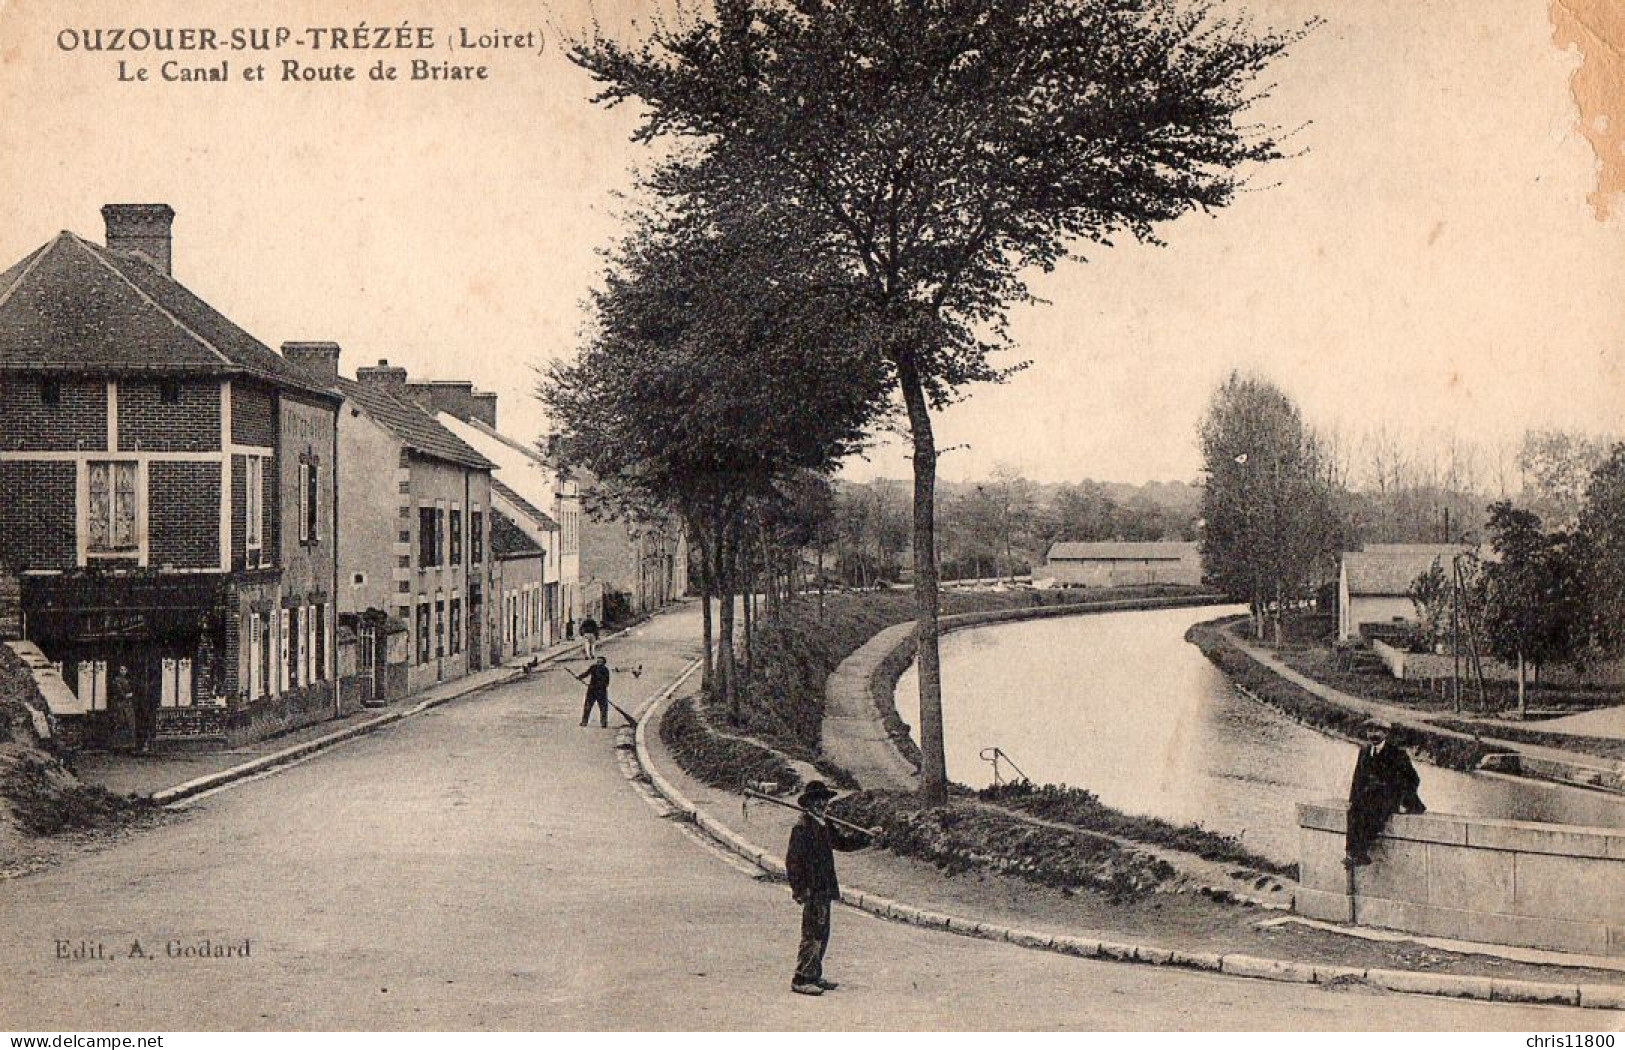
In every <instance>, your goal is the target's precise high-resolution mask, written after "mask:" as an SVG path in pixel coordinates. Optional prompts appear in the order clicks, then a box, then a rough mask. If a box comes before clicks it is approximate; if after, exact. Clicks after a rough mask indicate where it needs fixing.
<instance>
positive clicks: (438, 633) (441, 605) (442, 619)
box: [434, 598, 446, 657]
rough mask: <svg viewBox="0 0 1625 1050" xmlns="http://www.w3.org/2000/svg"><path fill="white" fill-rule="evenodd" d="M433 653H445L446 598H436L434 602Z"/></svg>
mask: <svg viewBox="0 0 1625 1050" xmlns="http://www.w3.org/2000/svg"><path fill="white" fill-rule="evenodd" d="M434 654H435V656H437V657H440V656H445V655H446V600H445V599H444V598H436V599H435V602H434Z"/></svg>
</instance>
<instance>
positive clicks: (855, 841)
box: [784, 780, 871, 995]
mask: <svg viewBox="0 0 1625 1050" xmlns="http://www.w3.org/2000/svg"><path fill="white" fill-rule="evenodd" d="M834 797H835V792H834V791H831V790H830V788H829V785H827V784H825V783H824V782H823V781H822V780H814V781H812V782H811V783H809V784H808V785H807V787H806V788H805V790H803V791H802V792H801V798H800V799H798V800H797V801H798V802H799V803H800V805H801V809H802V811H803V812H802V815H801V819H800V820H798V821H797V822H796V826H795V827H794V828H793V829H791V831H790V849H789V852H788V853H787V854H786V855H785V858H784V867H785V871H786V873H787V874H788V875H789V876H790V892H791V894H792V895H793V896H794V897H795V900H796V903H797V904H799V905H801V947H800V949H799V950H798V951H797V952H796V972H795V976H793V977H791V978H790V990H791V991H792V992H795V993H796V994H798V995H823V994H824V993H825V992H827V991H832V990H833V989H834V988H835V987H836V984H835V982H834V981H826V980H825V979H824V952H825V951H826V950H827V949H828V948H829V920H830V906H831V904H833V903H834V902H835V901H837V900H840V898H841V884H840V882H839V880H837V879H836V877H835V853H834V851H835V850H841V851H842V852H843V853H845V852H851V851H852V850H859V849H862V848H863V847H865V846H867V845H868V844H869V840H870V838H871V835H870V834H865V833H862V832H851V831H847V830H845V829H844V828H843V827H842V826H841V825H842V824H844V823H845V822H844V821H842V822H836V821H835V820H834V819H833V818H830V817H828V816H826V814H825V809H826V808H827V807H828V806H829V802H830V799H832V798H834ZM846 827H851V825H849V824H848V825H846Z"/></svg>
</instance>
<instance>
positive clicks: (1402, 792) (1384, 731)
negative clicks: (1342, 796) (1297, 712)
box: [1343, 721, 1427, 868]
mask: <svg viewBox="0 0 1625 1050" xmlns="http://www.w3.org/2000/svg"><path fill="white" fill-rule="evenodd" d="M1365 737H1366V746H1364V747H1362V748H1360V757H1359V758H1358V759H1356V760H1355V762H1354V781H1353V783H1352V784H1350V785H1349V817H1348V836H1347V838H1346V839H1345V846H1344V851H1345V853H1346V854H1347V855H1346V856H1345V857H1344V858H1343V863H1344V864H1346V865H1348V866H1349V867H1351V868H1353V867H1359V866H1361V865H1364V864H1370V863H1371V845H1372V843H1374V842H1376V841H1377V836H1379V835H1381V834H1382V829H1383V827H1384V826H1386V825H1387V823H1388V818H1389V817H1391V816H1393V815H1394V814H1395V813H1401V812H1403V813H1426V812H1427V807H1426V806H1424V805H1422V799H1421V796H1419V795H1417V793H1416V789H1417V787H1418V786H1419V785H1420V784H1421V782H1422V779H1421V777H1419V776H1417V774H1416V767H1415V766H1413V765H1411V758H1410V756H1409V755H1407V754H1406V753H1405V749H1404V748H1402V747H1400V746H1399V744H1398V743H1397V742H1395V740H1394V726H1393V725H1392V724H1391V723H1388V722H1376V721H1371V722H1367V723H1366V724H1365Z"/></svg>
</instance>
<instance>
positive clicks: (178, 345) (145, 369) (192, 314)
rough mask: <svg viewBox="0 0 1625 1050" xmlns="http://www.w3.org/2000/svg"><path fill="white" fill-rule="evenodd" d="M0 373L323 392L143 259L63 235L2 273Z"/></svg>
mask: <svg viewBox="0 0 1625 1050" xmlns="http://www.w3.org/2000/svg"><path fill="white" fill-rule="evenodd" d="M0 371H46V372H49V371H78V372H92V373H109V374H128V373H137V372H139V373H149V374H161V375H220V376H231V375H246V376H251V377H253V378H256V379H260V380H263V381H265V382H268V383H271V384H274V385H277V386H283V387H291V388H294V389H297V390H303V391H306V392H320V393H323V394H328V393H330V392H329V391H327V390H326V389H325V388H324V387H323V386H322V385H321V383H320V382H318V381H316V380H313V379H312V378H311V377H310V376H309V375H308V374H306V373H305V372H304V371H303V370H302V369H300V368H298V367H297V366H295V365H293V364H290V363H289V362H288V361H287V360H285V359H284V358H283V357H282V356H281V355H280V354H278V353H277V352H276V351H274V350H272V349H271V348H270V347H268V346H266V345H265V344H264V343H262V342H260V341H259V340H258V339H255V338H254V337H253V336H251V335H249V334H248V333H247V332H245V331H243V330H242V329H241V328H239V327H238V326H237V325H235V324H233V323H232V322H231V320H230V319H228V318H227V317H226V316H225V315H224V314H222V313H220V312H219V311H218V310H216V309H215V308H214V307H212V306H210V305H209V304H208V303H206V302H204V301H203V300H202V299H199V298H198V297H197V296H196V295H193V294H192V293H191V292H190V291H188V290H187V289H186V288H185V287H183V286H182V285H181V284H180V283H179V282H177V281H175V280H174V279H173V278H172V277H170V276H169V275H168V274H165V273H163V272H161V271H159V270H157V269H155V268H154V267H153V266H152V265H151V264H150V263H148V262H147V261H146V260H145V259H143V258H141V257H139V256H135V255H127V254H124V253H121V252H113V251H108V250H107V249H106V248H103V247H101V246H100V245H96V244H92V243H90V242H89V241H87V240H85V239H84V238H82V237H79V236H77V235H75V234H73V233H69V232H67V231H63V232H62V233H59V234H57V236H56V237H54V238H53V239H51V240H50V241H48V242H47V243H46V244H45V245H44V246H42V247H41V248H39V249H38V250H37V251H35V252H34V253H32V254H31V255H29V256H27V257H26V258H24V259H23V260H21V261H20V262H18V263H17V264H16V265H15V266H13V267H11V269H9V270H7V271H6V272H5V273H4V274H0Z"/></svg>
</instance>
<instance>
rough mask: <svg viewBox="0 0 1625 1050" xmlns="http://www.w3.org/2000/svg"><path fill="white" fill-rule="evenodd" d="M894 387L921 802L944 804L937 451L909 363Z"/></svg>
mask: <svg viewBox="0 0 1625 1050" xmlns="http://www.w3.org/2000/svg"><path fill="white" fill-rule="evenodd" d="M897 377H898V383H899V385H900V386H901V387H902V393H903V403H904V404H905V405H906V406H907V407H908V423H909V431H910V433H911V436H912V437H913V439H914V637H915V639H916V644H917V653H916V657H915V659H916V660H917V662H918V665H919V669H920V801H921V802H922V803H924V804H925V805H927V806H944V805H947V804H948V765H947V758H946V756H945V754H944V752H943V732H942V662H941V655H940V653H939V652H938V649H937V637H938V633H939V631H938V625H937V602H938V595H937V545H936V487H937V446H936V439H935V436H934V435H933V434H932V431H931V412H930V407H929V406H928V405H927V404H926V399H925V388H924V386H923V385H922V384H921V382H920V376H919V372H918V371H917V370H916V369H915V368H914V365H913V362H912V361H910V360H909V359H908V358H906V357H904V358H901V359H899V360H898V361H897Z"/></svg>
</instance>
